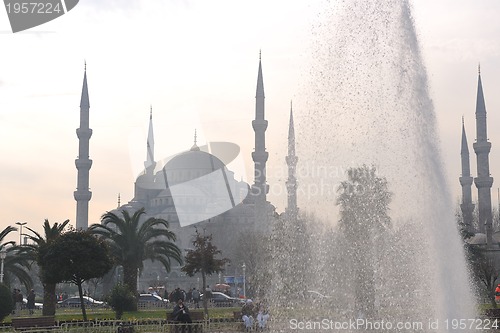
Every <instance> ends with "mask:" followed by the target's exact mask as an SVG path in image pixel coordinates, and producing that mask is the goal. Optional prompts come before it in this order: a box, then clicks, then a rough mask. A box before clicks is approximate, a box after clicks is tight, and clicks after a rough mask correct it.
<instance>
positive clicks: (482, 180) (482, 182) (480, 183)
mask: <svg viewBox="0 0 500 333" xmlns="http://www.w3.org/2000/svg"><path fill="white" fill-rule="evenodd" d="M474 183H475V184H476V187H477V188H484V187H489V188H491V185H493V177H476V178H474Z"/></svg>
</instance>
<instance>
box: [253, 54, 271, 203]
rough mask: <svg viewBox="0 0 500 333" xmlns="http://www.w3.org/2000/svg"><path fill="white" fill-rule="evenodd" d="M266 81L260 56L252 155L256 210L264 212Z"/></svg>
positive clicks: (266, 155) (266, 156) (265, 185)
mask: <svg viewBox="0 0 500 333" xmlns="http://www.w3.org/2000/svg"><path fill="white" fill-rule="evenodd" d="M264 98H265V97H264V81H263V79H262V63H261V57H260V55H259V73H258V75H257V93H256V96H255V120H253V121H252V127H253V130H254V132H255V151H254V152H253V153H252V159H253V161H254V184H253V186H252V194H253V196H254V198H255V207H256V209H259V210H262V209H263V208H264V204H265V202H266V201H267V199H266V194H267V192H268V191H269V186H268V185H267V184H266V162H267V158H268V156H269V153H268V152H266V129H267V120H265V119H264Z"/></svg>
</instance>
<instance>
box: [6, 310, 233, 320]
mask: <svg viewBox="0 0 500 333" xmlns="http://www.w3.org/2000/svg"><path fill="white" fill-rule="evenodd" d="M86 310H87V318H88V320H89V321H93V320H115V313H114V311H113V310H111V309H104V308H93V309H86ZM239 310H241V308H239V307H231V308H209V309H208V313H209V316H210V318H233V312H234V311H239ZM26 311H27V310H26ZM190 311H191V312H203V309H190ZM171 312H172V309H170V308H169V309H164V308H159V309H142V310H139V311H134V312H125V313H124V314H123V316H122V320H124V321H127V320H131V321H135V320H161V319H166V318H167V313H171ZM25 316H27V312H26V313H25V312H23V313H22V315H21V317H25ZM34 316H41V310H37V311H36V312H35V314H34ZM81 320H83V315H82V311H81V310H80V309H79V308H74V309H60V308H59V309H56V321H81ZM11 321H12V317H11V316H8V317H7V318H5V319H4V321H3V322H4V323H10V322H11Z"/></svg>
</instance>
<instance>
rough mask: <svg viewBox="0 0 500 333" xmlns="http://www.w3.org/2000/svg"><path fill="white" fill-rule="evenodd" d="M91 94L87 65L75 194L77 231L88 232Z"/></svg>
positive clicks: (78, 132)
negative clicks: (88, 86) (88, 84)
mask: <svg viewBox="0 0 500 333" xmlns="http://www.w3.org/2000/svg"><path fill="white" fill-rule="evenodd" d="M89 108H90V104H89V92H88V89H87V65H86V64H85V72H84V74H83V87H82V98H81V100H80V128H78V129H77V130H76V135H77V136H78V140H79V145H78V158H77V159H76V160H75V165H76V169H77V170H78V181H77V188H76V191H75V192H74V193H73V195H74V197H75V200H76V229H78V230H86V229H87V227H88V225H89V201H90V198H92V192H90V191H89V170H90V167H91V166H92V160H91V159H89V140H90V137H91V136H92V130H91V129H90V128H89Z"/></svg>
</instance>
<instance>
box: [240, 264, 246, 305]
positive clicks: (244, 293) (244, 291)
mask: <svg viewBox="0 0 500 333" xmlns="http://www.w3.org/2000/svg"><path fill="white" fill-rule="evenodd" d="M241 268H243V298H247V285H246V276H245V272H246V269H247V265H245V263H243V265H242V266H241Z"/></svg>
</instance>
